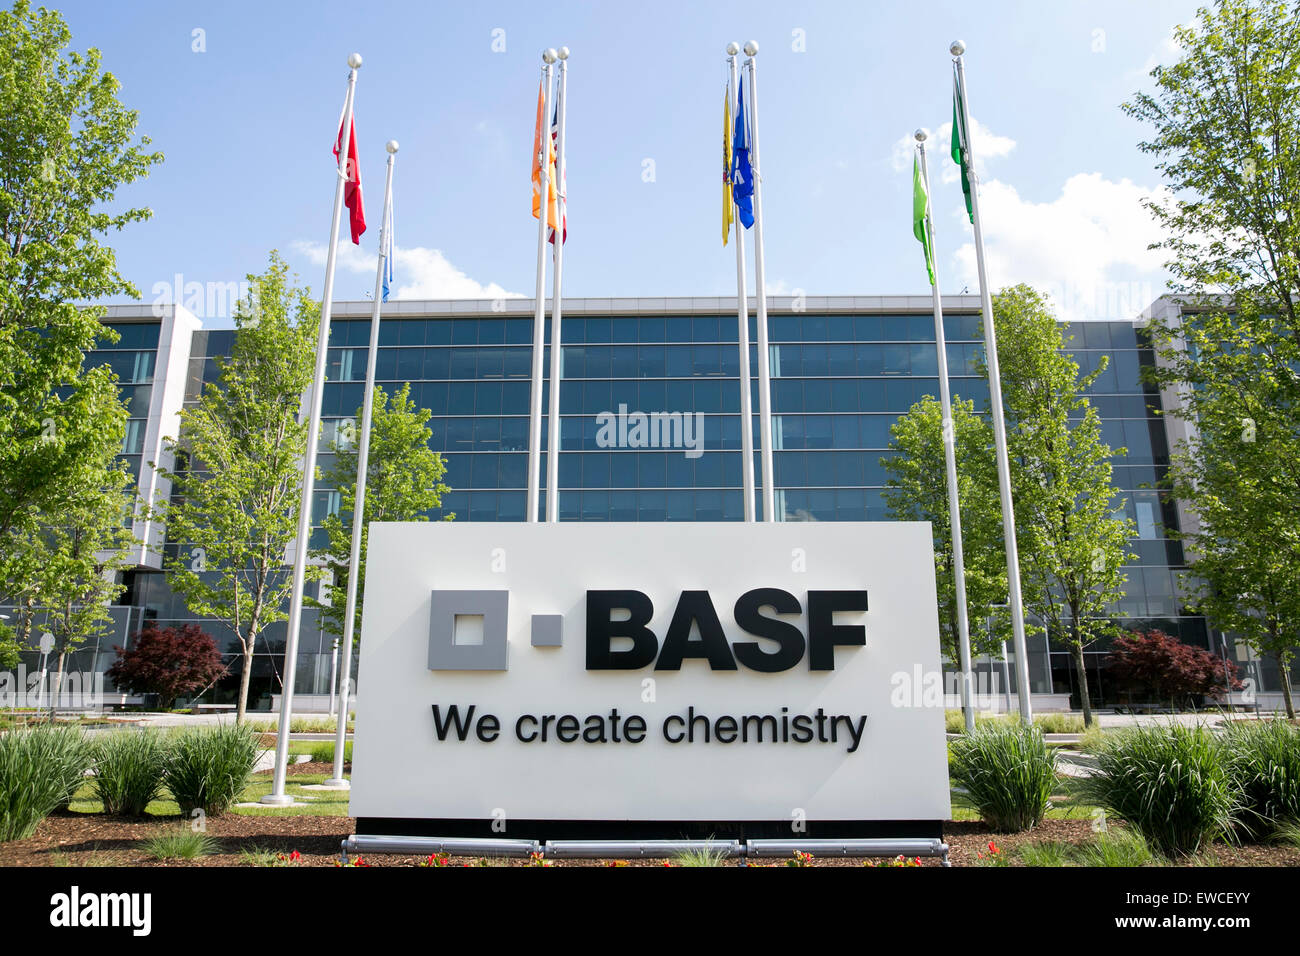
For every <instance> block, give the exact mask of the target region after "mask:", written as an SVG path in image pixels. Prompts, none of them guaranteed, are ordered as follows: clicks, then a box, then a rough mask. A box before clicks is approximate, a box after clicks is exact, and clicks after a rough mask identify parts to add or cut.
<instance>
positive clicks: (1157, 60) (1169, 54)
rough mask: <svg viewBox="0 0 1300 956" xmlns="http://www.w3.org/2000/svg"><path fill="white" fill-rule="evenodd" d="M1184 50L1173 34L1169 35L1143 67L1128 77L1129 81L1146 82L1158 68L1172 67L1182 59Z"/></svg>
mask: <svg viewBox="0 0 1300 956" xmlns="http://www.w3.org/2000/svg"><path fill="white" fill-rule="evenodd" d="M1182 55H1183V48H1182V46H1180V45H1179V43H1178V41H1177V40H1176V39H1174V35H1173V33H1172V32H1171V33H1169V34H1168V35H1167V36H1166V37H1165V38H1164V39H1163V40H1161V41H1160V45H1159V46H1158V47H1157V48H1156V49H1155V50H1154V51H1152V53H1151V55H1150V56H1148V57H1147V58H1146V61H1145V62H1143V64H1142V66H1141V67H1140V68H1139V69H1137V70H1133V71H1132V72H1130V73H1128V74H1127V75H1126V78H1127V79H1129V80H1138V81H1141V80H1145V79H1147V78H1148V77H1149V76H1150V75H1151V71H1152V70H1154V69H1155V68H1156V67H1158V66H1172V65H1173V64H1175V63H1177V62H1178V61H1179V60H1180V59H1182Z"/></svg>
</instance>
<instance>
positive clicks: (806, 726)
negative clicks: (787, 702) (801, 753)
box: [790, 714, 813, 744]
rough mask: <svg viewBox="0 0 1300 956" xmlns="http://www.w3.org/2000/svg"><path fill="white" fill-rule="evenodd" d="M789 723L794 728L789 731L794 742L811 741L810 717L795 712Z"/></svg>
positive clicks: (805, 742) (804, 742) (803, 742)
mask: <svg viewBox="0 0 1300 956" xmlns="http://www.w3.org/2000/svg"><path fill="white" fill-rule="evenodd" d="M790 724H791V726H792V727H793V728H794V729H793V730H792V731H791V732H790V736H791V737H793V738H794V742H795V743H797V744H807V743H812V739H813V731H812V718H811V717H809V716H808V715H807V714H796V715H795V717H794V719H793V720H792V721H790Z"/></svg>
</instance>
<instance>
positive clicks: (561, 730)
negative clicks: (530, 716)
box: [555, 714, 579, 744]
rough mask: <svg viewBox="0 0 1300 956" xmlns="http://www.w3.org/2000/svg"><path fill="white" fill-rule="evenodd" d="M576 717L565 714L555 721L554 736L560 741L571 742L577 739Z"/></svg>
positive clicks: (577, 725)
mask: <svg viewBox="0 0 1300 956" xmlns="http://www.w3.org/2000/svg"><path fill="white" fill-rule="evenodd" d="M578 727H579V724H578V718H577V717H574V716H573V715H572V714H565V715H564V716H563V717H561V718H560V719H559V720H557V721H556V722H555V736H556V737H557V738H558V739H559V740H560V742H561V743H566V744H571V743H573V742H574V741H575V740H577V739H578Z"/></svg>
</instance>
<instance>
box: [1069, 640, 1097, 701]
mask: <svg viewBox="0 0 1300 956" xmlns="http://www.w3.org/2000/svg"><path fill="white" fill-rule="evenodd" d="M1070 636H1071V638H1072V640H1071V642H1070V643H1071V647H1070V652H1071V654H1072V656H1073V657H1074V669H1075V670H1076V671H1077V672H1078V674H1079V704H1080V705H1081V706H1082V707H1083V725H1084V726H1085V727H1091V726H1092V699H1091V698H1090V697H1089V695H1088V669H1087V668H1086V667H1085V666H1084V663H1083V645H1082V644H1081V643H1080V642H1079V631H1078V626H1077V625H1075V624H1073V623H1071V625H1070Z"/></svg>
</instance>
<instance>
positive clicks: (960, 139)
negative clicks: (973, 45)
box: [952, 67, 975, 222]
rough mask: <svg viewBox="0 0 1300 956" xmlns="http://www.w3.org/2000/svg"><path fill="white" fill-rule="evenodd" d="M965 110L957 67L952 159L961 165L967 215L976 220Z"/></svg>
mask: <svg viewBox="0 0 1300 956" xmlns="http://www.w3.org/2000/svg"><path fill="white" fill-rule="evenodd" d="M964 113H965V111H964V110H963V109H962V103H961V87H960V86H959V85H958V83H957V71H956V67H953V74H952V161H953V162H954V163H956V164H957V165H958V166H960V167H961V191H962V194H963V195H965V197H966V215H968V216H970V221H971V222H974V221H975V210H974V208H973V207H972V206H971V201H970V170H969V168H968V167H967V159H966V158H967V157H968V156H969V155H970V134H969V131H968V130H967V129H966V125H965V123H963V122H962V116H963V114H964Z"/></svg>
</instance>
